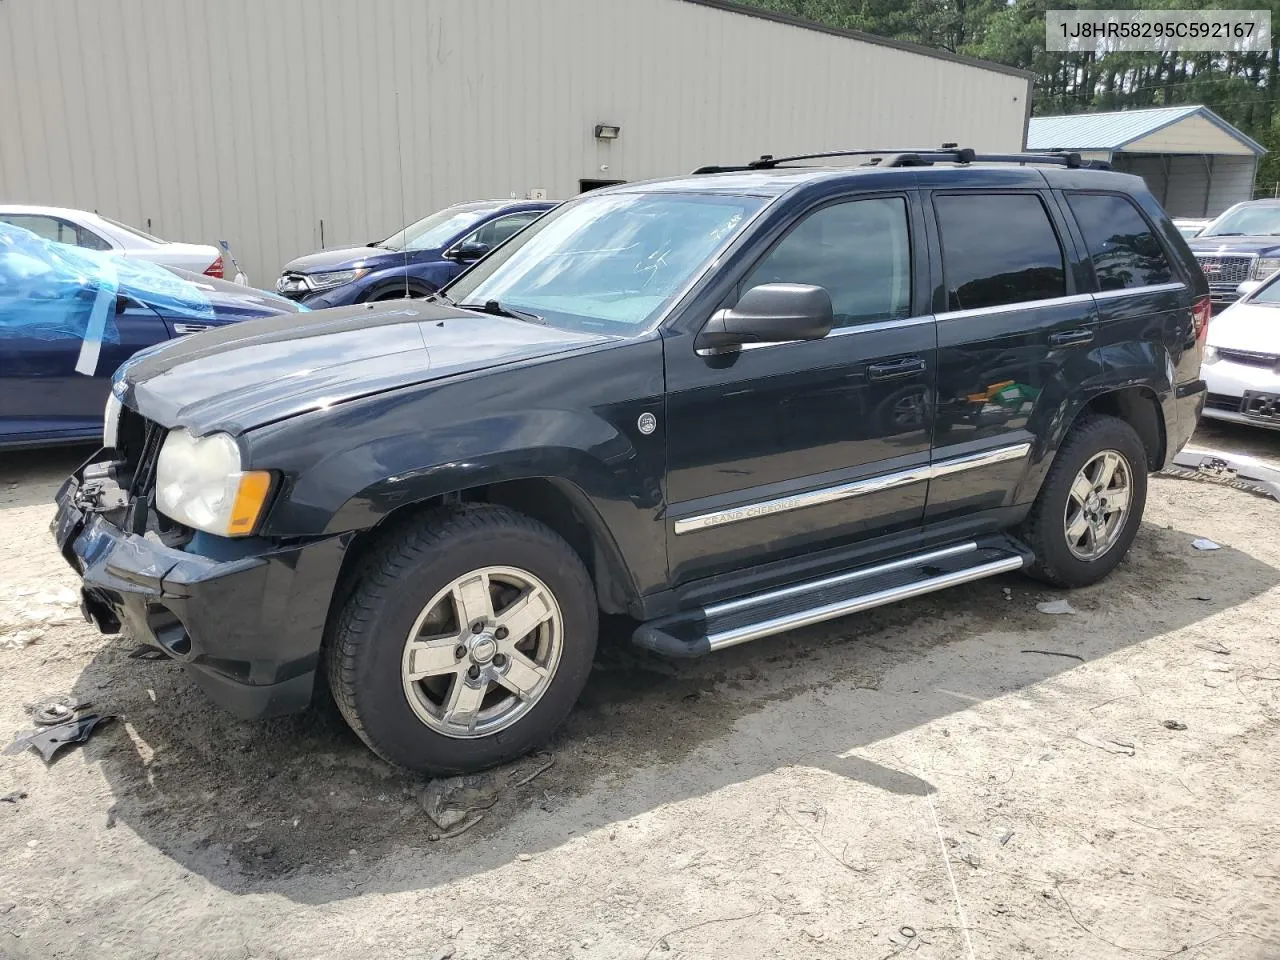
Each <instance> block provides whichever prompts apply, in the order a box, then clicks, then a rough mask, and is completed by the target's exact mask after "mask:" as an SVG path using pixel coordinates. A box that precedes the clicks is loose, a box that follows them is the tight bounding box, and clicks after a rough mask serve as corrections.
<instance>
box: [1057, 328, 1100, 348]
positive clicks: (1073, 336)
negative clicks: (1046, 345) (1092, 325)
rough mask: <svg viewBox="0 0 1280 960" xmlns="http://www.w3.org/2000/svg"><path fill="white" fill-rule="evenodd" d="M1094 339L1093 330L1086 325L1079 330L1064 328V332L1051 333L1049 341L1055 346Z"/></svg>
mask: <svg viewBox="0 0 1280 960" xmlns="http://www.w3.org/2000/svg"><path fill="white" fill-rule="evenodd" d="M1092 339H1093V331H1092V330H1089V329H1087V328H1085V327H1081V328H1080V329H1079V330H1064V331H1063V332H1062V333H1051V334H1049V342H1050V343H1051V344H1053V345H1054V346H1055V347H1069V346H1071V345H1072V344H1075V343H1088V342H1089V341H1091V340H1092Z"/></svg>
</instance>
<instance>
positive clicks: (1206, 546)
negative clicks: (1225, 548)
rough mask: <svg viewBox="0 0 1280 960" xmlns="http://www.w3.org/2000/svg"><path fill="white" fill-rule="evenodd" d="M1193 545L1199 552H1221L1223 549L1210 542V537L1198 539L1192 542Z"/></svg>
mask: <svg viewBox="0 0 1280 960" xmlns="http://www.w3.org/2000/svg"><path fill="white" fill-rule="evenodd" d="M1191 545H1192V546H1193V547H1195V548H1196V549H1197V550H1221V549H1222V548H1221V547H1220V546H1218V545H1217V544H1216V543H1214V542H1213V541H1212V540H1210V539H1209V538H1208V537H1196V538H1195V539H1194V540H1192V541H1191Z"/></svg>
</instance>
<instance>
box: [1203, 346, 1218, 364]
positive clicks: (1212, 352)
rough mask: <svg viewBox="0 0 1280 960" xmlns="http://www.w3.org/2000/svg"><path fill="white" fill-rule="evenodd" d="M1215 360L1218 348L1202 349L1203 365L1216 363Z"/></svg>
mask: <svg viewBox="0 0 1280 960" xmlns="http://www.w3.org/2000/svg"><path fill="white" fill-rule="evenodd" d="M1217 359H1218V348H1217V347H1205V348H1204V361H1203V362H1204V363H1216V362H1217Z"/></svg>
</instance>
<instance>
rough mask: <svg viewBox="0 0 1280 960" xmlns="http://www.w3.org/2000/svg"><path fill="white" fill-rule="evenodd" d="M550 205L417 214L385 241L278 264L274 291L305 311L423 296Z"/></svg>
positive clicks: (513, 203)
mask: <svg viewBox="0 0 1280 960" xmlns="http://www.w3.org/2000/svg"><path fill="white" fill-rule="evenodd" d="M553 206H555V204H553V203H547V202H544V201H535V200H476V201H473V202H471V203H457V204H454V205H453V206H452V207H445V208H444V209H443V210H441V211H439V212H437V213H433V214H431V216H429V217H423V218H422V219H421V220H418V221H416V222H415V223H411V224H409V226H407V227H405V228H404V229H403V230H400V231H398V232H396V233H394V234H392V235H391V236H389V237H387V238H386V239H385V240H379V241H377V242H376V243H371V244H369V245H368V246H364V247H343V248H341V249H337V250H322V251H320V252H319V253H312V254H308V255H307V256H305V257H299V258H298V259H297V260H292V261H290V262H289V263H287V264H285V267H284V272H283V273H282V274H281V275H280V279H279V280H277V281H276V292H277V293H279V294H281V295H282V296H285V297H288V298H289V299H291V300H299V301H301V302H302V303H305V304H306V305H307V306H309V307H311V308H313V309H317V310H318V309H320V308H322V307H344V306H348V305H350V304H353V303H364V302H366V301H371V300H398V299H400V298H401V297H403V296H405V294H406V293H408V295H409V296H411V297H425V296H429V295H430V294H433V293H435V292H436V291H437V290H439V289H440V288H441V287H443V286H444V285H445V284H446V283H448V282H449V281H450V280H452V279H453V278H454V277H456V276H457V275H458V274H460V273H461V272H462V271H463V270H465V269H466V268H467V267H469V266H470V265H471V264H473V263H475V262H476V261H477V260H479V259H480V258H481V257H483V256H484V255H485V254H486V253H488V252H489V251H490V250H492V249H493V248H494V247H496V246H497V245H498V244H500V243H502V242H503V241H505V240H506V239H507V238H509V237H511V236H513V235H514V234H516V233H518V232H519V231H521V230H523V229H524V228H525V227H526V226H528V225H529V224H530V223H532V222H533V221H534V220H536V219H538V217H540V216H542V214H543V213H545V212H546V211H547V210H550V209H551V208H552V207H553Z"/></svg>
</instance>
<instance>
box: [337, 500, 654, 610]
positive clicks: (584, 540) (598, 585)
mask: <svg viewBox="0 0 1280 960" xmlns="http://www.w3.org/2000/svg"><path fill="white" fill-rule="evenodd" d="M467 503H492V504H496V505H500V506H505V507H508V508H510V509H512V510H515V511H516V512H517V513H521V514H524V515H525V516H528V517H531V518H532V519H534V520H537V521H538V522H539V523H542V524H544V525H545V526H547V527H548V528H550V529H551V530H552V531H553V532H555V533H556V534H557V535H558V536H560V537H561V538H562V539H564V541H565V542H566V543H568V544H569V546H570V548H572V549H573V551H574V552H575V553H576V554H577V555H578V557H579V558H580V559H581V560H582V562H583V564H584V565H585V566H586V568H587V571H588V573H589V574H590V575H591V580H592V583H593V584H594V585H595V589H596V598H597V601H598V603H599V606H600V609H601V610H603V611H604V612H605V613H618V614H625V613H628V612H629V611H630V610H631V608H632V605H633V604H634V602H635V601H636V600H637V599H638V597H639V590H638V588H637V586H636V583H635V580H634V578H633V577H632V576H631V574H630V572H629V570H628V567H627V565H626V563H625V561H624V560H623V556H622V552H621V550H620V548H619V547H618V544H617V542H616V541H615V540H614V538H613V535H612V534H611V533H610V531H609V528H608V526H607V524H606V523H605V521H604V518H603V517H601V516H600V513H599V511H598V510H597V509H596V507H595V505H594V504H593V503H592V500H591V498H590V497H589V496H588V495H587V493H586V492H585V491H584V490H582V489H581V488H580V487H579V486H577V485H576V484H575V483H573V482H572V481H569V480H565V479H563V478H560V477H523V478H519V479H514V480H511V479H508V480H500V481H497V482H493V483H485V484H477V485H472V486H460V487H458V488H457V489H453V490H450V491H448V492H446V493H441V494H436V495H433V496H430V497H427V498H424V499H422V500H418V501H415V502H413V503H408V504H405V505H404V506H401V507H397V508H396V509H394V510H392V511H391V512H390V513H387V514H385V515H384V516H383V517H382V518H381V519H380V520H379V521H378V522H377V523H376V524H375V525H374V526H372V527H369V528H368V529H365V530H361V531H359V532H357V533H355V534H354V536H353V538H352V540H351V542H350V544H349V545H348V547H347V550H346V554H345V556H344V557H343V562H342V569H341V571H340V573H339V576H338V584H339V585H338V588H337V590H335V592H334V599H333V603H334V604H336V605H341V604H342V603H343V602H345V599H346V597H347V596H348V595H349V594H350V591H351V589H352V587H353V586H354V583H355V582H356V581H357V580H358V579H359V576H360V568H361V564H362V562H363V559H364V558H365V557H366V556H367V555H368V554H369V553H370V552H371V551H372V550H373V549H374V548H375V547H376V545H377V544H378V543H379V542H380V541H381V540H382V539H383V538H385V537H386V536H389V535H392V534H393V533H394V532H395V531H396V530H397V529H399V528H400V527H401V526H403V525H404V524H408V523H413V522H415V521H416V520H417V519H418V518H419V517H420V516H421V515H422V514H423V513H426V512H428V511H430V510H437V509H448V508H449V507H450V506H456V507H459V508H461V507H462V505H464V504H467Z"/></svg>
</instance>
